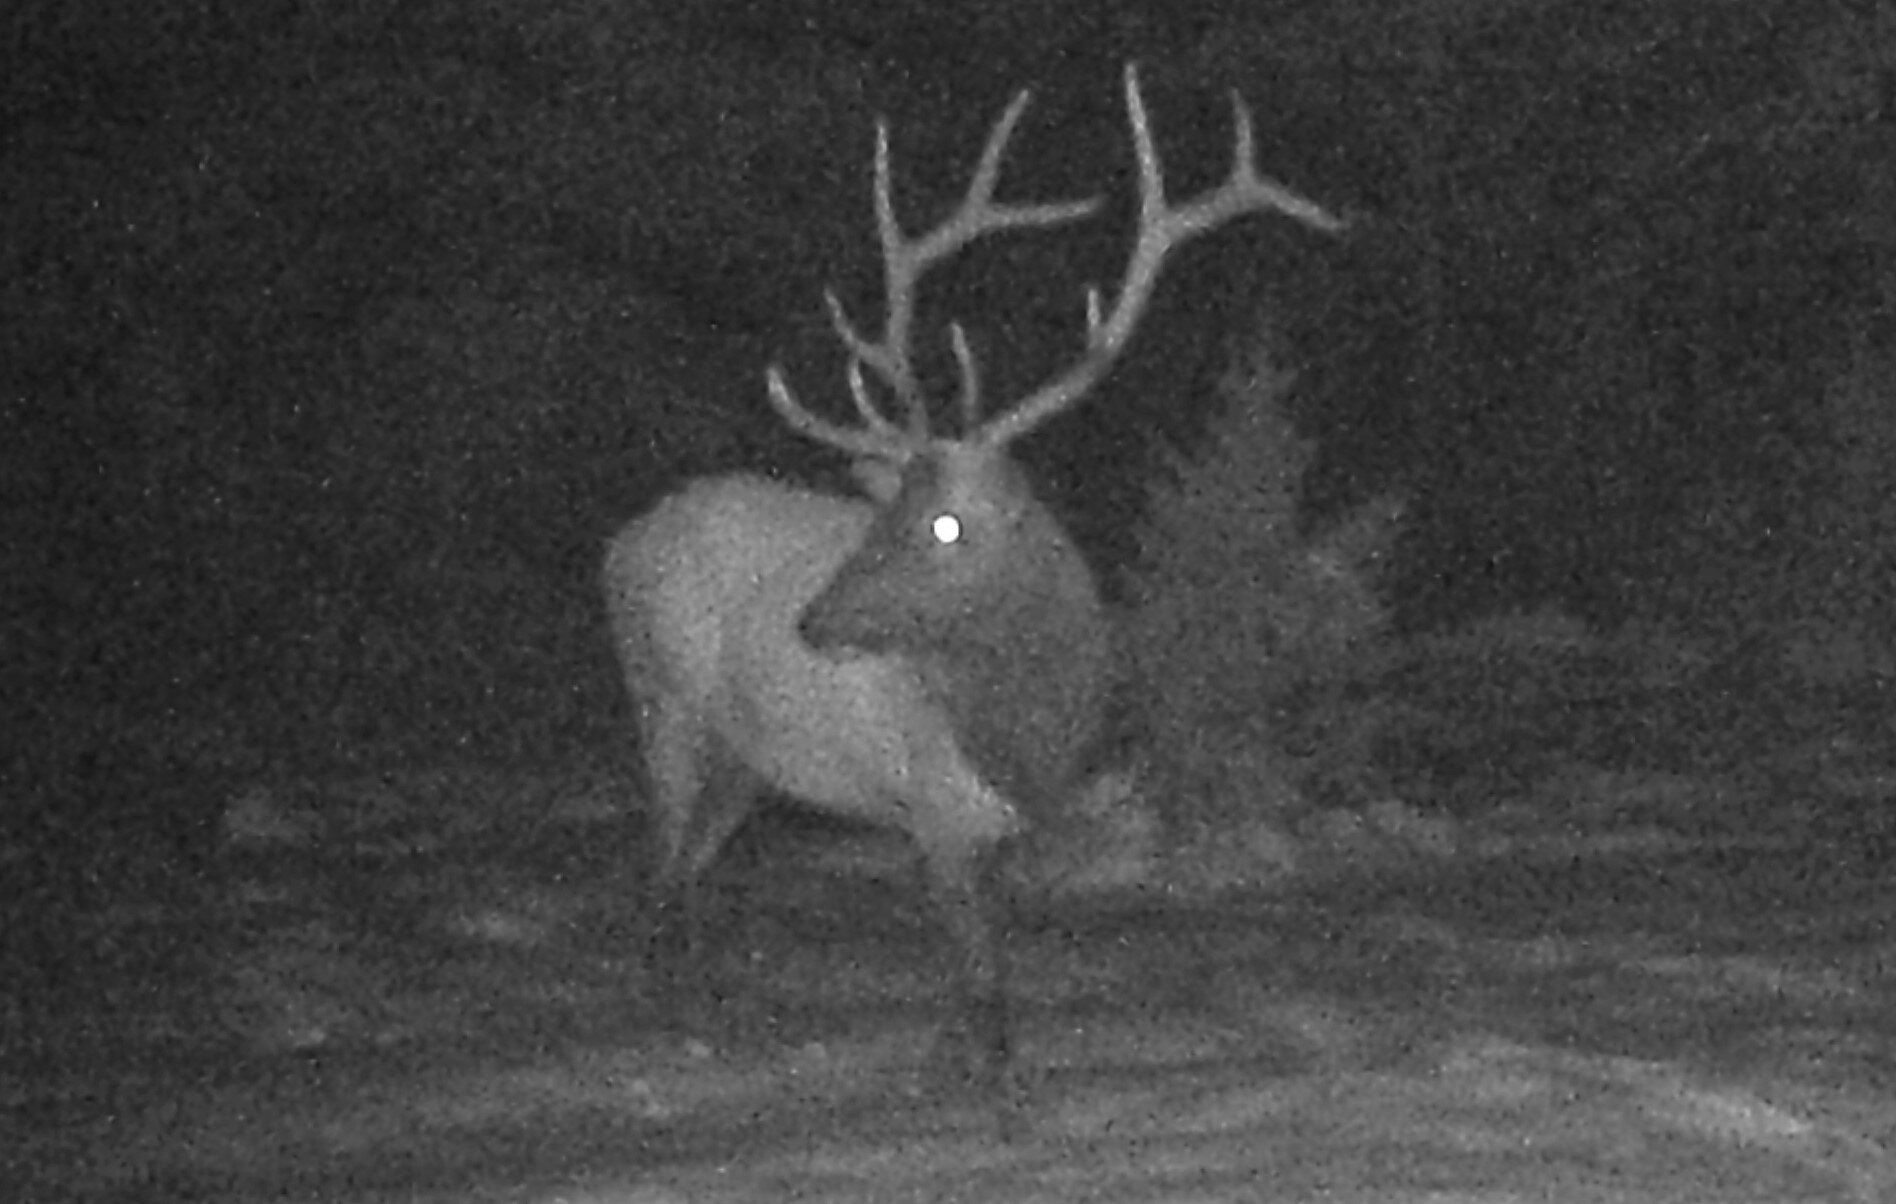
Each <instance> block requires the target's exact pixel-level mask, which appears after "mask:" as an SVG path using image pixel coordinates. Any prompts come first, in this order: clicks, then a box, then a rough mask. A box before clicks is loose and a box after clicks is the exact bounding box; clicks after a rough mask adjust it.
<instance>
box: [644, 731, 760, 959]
mask: <svg viewBox="0 0 1896 1204" xmlns="http://www.w3.org/2000/svg"><path fill="white" fill-rule="evenodd" d="M645 738H646V760H647V767H648V770H649V772H650V777H651V781H650V791H651V795H652V798H651V804H652V818H653V822H654V826H655V828H656V829H657V837H658V845H659V847H658V857H657V864H656V865H655V867H654V869H653V873H652V878H651V883H650V889H649V891H648V898H647V902H646V907H647V911H648V914H649V922H650V930H649V933H648V937H647V945H646V952H647V960H648V964H650V965H651V966H652V968H654V969H658V970H661V971H670V972H673V973H675V972H676V971H677V970H678V969H680V968H681V967H687V966H691V965H693V964H695V963H696V962H697V960H698V958H699V956H700V953H701V950H702V945H703V932H702V929H703V911H704V902H703V899H702V897H701V896H702V894H703V891H702V889H701V885H700V883H701V880H702V879H703V877H704V872H705V870H706V869H708V868H709V867H710V865H711V863H712V862H713V861H715V860H716V859H717V855H718V853H719V852H720V851H721V850H722V849H723V848H724V844H725V842H726V841H727V840H729V839H730V837H731V834H732V833H733V832H735V831H737V829H738V827H739V826H741V825H742V824H743V822H744V820H745V818H746V817H747V816H749V814H750V812H751V808H752V807H753V805H754V804H755V803H756V800H757V796H758V793H759V790H760V787H761V785H762V783H761V782H760V781H759V780H758V778H757V776H756V775H755V774H754V773H752V772H751V771H750V770H749V769H748V767H746V766H745V765H743V763H742V762H740V761H739V760H738V759H737V758H736V757H735V756H734V755H733V754H732V753H731V752H730V751H729V750H728V749H726V748H725V747H724V746H723V745H722V742H721V741H719V740H718V739H717V737H716V736H715V735H714V734H713V733H712V732H711V731H710V730H709V729H708V728H707V727H706V726H705V725H704V724H703V723H701V722H699V721H698V719H697V716H695V715H693V714H690V713H689V712H681V711H675V710H674V711H661V712H659V713H656V714H652V715H648V716H647V722H646V724H645Z"/></svg>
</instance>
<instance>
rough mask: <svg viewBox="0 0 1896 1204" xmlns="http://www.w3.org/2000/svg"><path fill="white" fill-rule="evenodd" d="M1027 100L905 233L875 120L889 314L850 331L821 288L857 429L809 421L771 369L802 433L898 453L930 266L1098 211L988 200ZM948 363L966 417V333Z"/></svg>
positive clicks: (909, 434) (975, 396)
mask: <svg viewBox="0 0 1896 1204" xmlns="http://www.w3.org/2000/svg"><path fill="white" fill-rule="evenodd" d="M1031 99H1032V94H1031V93H1030V92H1026V91H1023V92H1021V93H1020V94H1019V95H1017V96H1015V97H1014V100H1013V102H1012V103H1011V104H1009V105H1008V106H1007V111H1006V112H1005V113H1003V114H1002V115H1001V119H1000V121H999V122H998V123H997V124H996V125H995V127H994V129H993V131H992V132H991V133H990V134H989V135H988V140H987V144H986V145H985V146H984V147H983V148H982V151H981V159H980V162H979V163H978V164H977V165H976V167H975V171H974V179H973V180H972V181H971V182H970V183H969V185H968V191H967V194H966V195H965V196H964V197H963V198H962V200H961V204H960V205H959V206H957V207H956V209H955V211H954V212H953V213H951V214H949V215H948V217H947V218H946V219H945V220H944V221H943V222H942V223H941V224H940V225H938V226H936V227H935V228H934V229H933V230H930V231H929V232H928V233H926V234H923V235H920V236H919V237H915V238H910V237H909V236H908V235H906V234H904V233H903V232H902V226H901V223H900V221H899V220H898V219H897V218H896V215H895V198H894V191H895V188H894V182H893V179H894V174H895V172H894V168H893V166H892V163H891V159H892V156H891V153H890V150H889V125H888V122H887V121H877V122H876V167H875V206H876V231H877V234H878V236H879V237H880V239H881V243H882V263H883V281H884V292H885V298H884V304H885V306H886V312H887V314H888V317H887V319H886V324H885V326H884V327H883V332H882V337H881V338H880V339H877V340H873V341H872V340H870V339H867V338H865V337H863V335H862V334H861V333H860V332H858V331H857V329H856V327H855V325H854V324H853V323H851V322H850V320H849V315H848V314H847V313H846V312H845V311H844V309H843V304H842V301H841V300H839V299H838V298H837V296H836V293H835V290H833V289H832V290H829V291H827V292H825V294H824V298H825V300H826V301H827V302H828V305H829V312H830V324H831V325H832V326H834V327H835V329H836V333H837V336H838V337H839V338H841V339H842V341H843V344H844V346H845V347H847V348H848V349H849V359H850V367H849V389H850V394H851V396H852V397H853V398H854V399H855V403H856V412H857V414H858V415H859V416H860V417H861V418H862V420H863V427H862V428H861V429H851V428H845V427H840V426H838V425H836V424H835V423H832V422H829V421H827V420H825V419H822V418H818V417H816V416H815V415H814V414H811V413H810V412H809V411H808V410H806V409H804V408H803V406H802V405H800V404H799V403H798V402H797V400H796V398H795V397H794V396H793V395H792V394H791V392H790V388H789V385H788V384H787V383H786V382H785V380H784V377H783V373H782V372H781V371H779V370H778V369H777V368H774V367H773V368H771V369H770V372H769V375H768V381H769V392H770V400H771V404H772V407H773V408H775V409H776V411H777V412H778V413H779V414H781V415H782V416H783V417H784V419H785V420H786V421H787V422H789V423H790V425H791V426H793V427H794V428H796V429H797V430H798V431H801V432H802V433H804V434H806V435H809V436H810V437H811V438H814V439H817V440H820V441H822V442H824V443H828V444H831V445H832V446H835V447H838V448H841V449H842V450H844V451H847V452H852V453H858V454H872V455H880V456H894V457H898V458H899V457H902V456H905V455H907V454H912V453H913V451H914V450H915V449H916V448H918V447H919V446H921V445H922V444H923V443H925V442H926V441H927V439H928V437H929V434H928V410H927V405H926V403H925V402H924V400H923V398H922V395H921V388H920V385H919V384H918V382H917V381H916V378H915V366H914V362H913V360H912V359H911V357H910V352H909V348H910V344H911V337H912V333H913V328H914V322H915V288H916V284H917V282H919V281H920V280H921V278H922V275H923V274H924V273H925V272H927V270H928V269H929V268H930V267H933V266H934V265H935V264H937V263H940V262H941V261H942V260H944V259H947V258H949V257H950V256H952V255H954V254H955V253H956V252H957V251H960V250H961V249H962V248H963V247H966V246H967V245H968V244H969V243H971V242H973V241H974V240H976V239H978V238H980V237H982V236H983V235H987V234H993V233H996V232H999V231H1002V230H1015V229H1021V228H1025V227H1043V226H1055V225H1060V224H1062V223H1066V222H1072V221H1077V220H1079V219H1080V218H1083V217H1088V216H1090V215H1091V214H1093V213H1095V212H1097V211H1098V209H1099V206H1100V198H1098V197H1089V198H1087V199H1085V200H1079V201H1048V202H1041V203H1037V204H1025V205H1016V204H1001V203H997V202H996V201H995V200H994V188H995V185H996V184H998V183H999V181H1000V174H1001V160H1002V158H1003V157H1004V156H1005V155H1006V152H1007V143H1008V140H1009V139H1010V138H1012V137H1013V134H1014V128H1015V127H1016V126H1017V125H1019V124H1020V119H1021V117H1022V115H1023V114H1025V113H1026V111H1027V105H1028V102H1029V101H1030V100H1031ZM953 345H954V350H955V359H956V362H957V364H958V365H959V366H960V369H961V375H962V400H961V408H962V410H963V411H964V413H967V414H973V413H974V412H975V411H977V410H978V409H979V408H980V407H979V382H978V378H977V375H976V373H975V371H974V360H973V356H972V355H971V354H970V353H969V352H968V349H967V341H966V336H965V335H961V336H955V337H953ZM864 367H867V368H868V369H869V370H870V371H871V372H873V373H875V375H876V376H877V377H879V378H881V380H882V381H883V382H884V383H885V384H886V385H887V386H888V388H889V390H890V391H891V392H892V393H894V394H895V396H896V398H897V399H898V400H899V401H900V402H901V404H902V406H903V409H904V411H905V413H906V417H907V427H906V430H905V429H903V428H901V427H898V426H896V425H895V424H894V423H892V422H890V421H889V420H888V419H887V418H885V417H884V416H883V415H882V414H881V413H880V412H879V411H878V410H877V409H876V407H875V405H874V403H873V402H872V401H871V400H870V398H869V395H868V391H867V387H866V383H865V381H864V379H863V374H862V370H863V368H864Z"/></svg>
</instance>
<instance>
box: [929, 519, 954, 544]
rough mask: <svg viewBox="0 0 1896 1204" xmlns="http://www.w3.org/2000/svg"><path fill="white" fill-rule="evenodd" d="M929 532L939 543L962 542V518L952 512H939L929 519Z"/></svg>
mask: <svg viewBox="0 0 1896 1204" xmlns="http://www.w3.org/2000/svg"><path fill="white" fill-rule="evenodd" d="M928 533H929V534H930V535H933V536H934V537H935V542H936V543H938V544H951V543H960V542H961V520H960V519H958V518H956V517H955V516H954V515H952V514H937V515H936V516H935V517H934V518H932V519H930V520H928Z"/></svg>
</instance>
